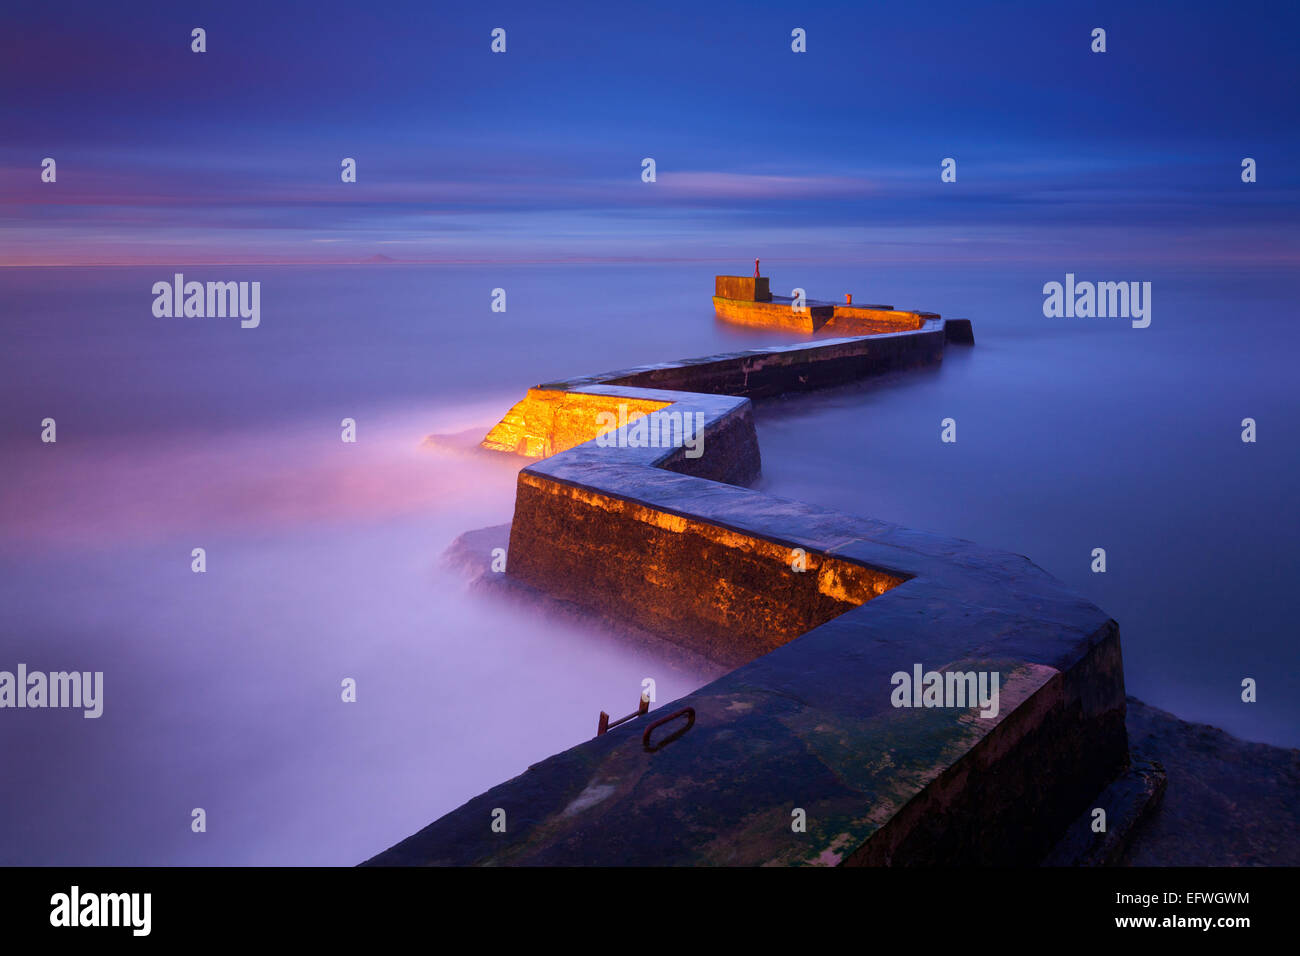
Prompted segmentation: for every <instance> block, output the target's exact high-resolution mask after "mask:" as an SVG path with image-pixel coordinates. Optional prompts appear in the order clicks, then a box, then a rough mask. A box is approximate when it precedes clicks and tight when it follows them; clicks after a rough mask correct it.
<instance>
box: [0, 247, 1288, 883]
mask: <svg viewBox="0 0 1300 956" xmlns="http://www.w3.org/2000/svg"><path fill="white" fill-rule="evenodd" d="M171 271H172V270H170V269H164V268H161V267H159V268H89V269H87V268H37V269H23V268H10V269H3V270H0V298H3V300H4V301H5V302H6V303H7V317H6V321H7V329H6V331H7V336H8V340H9V341H8V346H9V347H8V348H7V349H6V350H5V351H4V353H3V356H2V357H0V457H2V459H3V461H4V475H5V480H4V483H3V497H2V498H0V528H2V529H3V539H2V540H3V544H0V608H3V612H4V613H3V617H2V618H0V669H8V670H12V669H13V668H14V667H15V666H16V665H17V664H18V663H19V662H22V663H25V664H26V665H27V666H28V668H29V669H33V670H45V671H54V670H71V669H76V670H92V671H94V670H102V671H103V672H104V674H105V678H104V680H105V691H104V698H105V699H104V712H103V716H102V717H100V718H99V719H97V720H87V719H84V718H83V717H82V716H81V714H80V712H77V711H59V710H44V711H33V710H23V711H17V710H6V711H5V712H4V713H3V714H0V751H2V752H3V759H4V762H5V768H6V773H5V781H6V782H5V786H4V787H3V788H2V789H0V821H3V822H0V863H3V864H21V863H68V864H73V863H76V864H110V863H111V864H186V863H223V864H225V863H229V864H253V863H265V864H281V863H302V864H350V863H355V862H358V861H360V860H362V859H364V858H366V857H368V856H369V855H371V854H373V853H375V852H377V851H379V850H381V849H383V848H385V847H387V846H388V845H390V844H391V843H393V842H395V841H397V840H399V839H401V838H403V837H405V836H407V835H408V834H410V833H412V832H414V831H415V830H417V829H418V828H420V827H422V826H423V825H424V824H426V823H428V822H429V821H431V820H432V819H434V818H435V817H437V816H439V815H441V814H442V813H445V812H446V811H448V810H451V809H453V808H455V807H456V806H458V805H459V804H461V803H462V802H464V801H465V800H466V799H468V798H470V797H472V796H474V795H476V794H477V793H479V792H481V791H483V790H485V789H487V788H488V787H490V786H492V785H494V784H496V783H498V782H500V781H502V780H504V779H506V778H508V777H510V776H513V775H514V774H517V773H519V772H520V771H522V770H523V769H524V768H525V767H526V766H527V765H528V764H530V763H532V762H535V761H536V760H539V759H541V758H543V757H545V756H547V755H549V754H551V753H554V752H557V751H559V750H562V749H565V748H566V747H568V746H571V745H573V744H576V743H578V742H580V741H581V740H583V739H584V738H586V737H589V736H590V735H591V734H592V733H593V731H594V726H595V719H596V715H597V712H598V711H599V710H601V709H605V710H608V711H610V712H611V713H613V714H615V715H620V714H622V713H624V712H626V711H630V710H632V709H633V707H634V705H635V701H636V697H637V694H638V693H639V690H640V682H641V679H642V678H643V677H653V678H655V679H656V681H657V685H658V686H657V693H658V702H659V704H660V705H662V704H663V703H667V702H669V701H671V700H672V699H673V698H674V697H677V696H680V695H681V694H683V693H686V692H687V691H689V690H691V689H692V688H694V687H696V686H699V685H700V684H701V683H703V682H704V681H705V680H706V679H707V677H706V675H704V674H700V673H691V672H688V671H684V670H680V669H677V668H676V667H673V666H669V665H668V664H666V663H664V662H662V661H657V660H655V659H653V658H651V657H648V656H647V654H646V653H645V652H640V651H637V652H634V651H632V650H629V649H628V648H626V647H625V646H623V645H622V644H621V643H620V642H619V641H618V640H617V639H613V638H610V637H607V636H605V635H603V634H601V633H600V632H599V631H585V630H582V629H580V628H578V627H576V626H572V625H565V624H558V623H555V622H547V621H544V620H542V619H540V618H539V617H538V616H537V614H536V613H535V612H533V611H531V610H529V609H528V608H524V607H518V606H514V605H510V604H504V603H502V602H500V601H498V600H494V599H492V598H490V597H487V596H484V595H482V594H476V593H468V592H466V590H465V588H464V583H463V580H462V579H461V578H460V577H459V576H458V575H457V574H456V573H455V572H452V571H449V570H446V569H444V568H442V567H440V565H439V556H440V554H441V553H442V551H443V550H444V548H445V547H446V546H447V544H448V543H449V542H450V541H451V540H452V539H453V538H454V537H455V536H456V535H458V534H460V533H461V532H464V531H467V530H471V529H475V528H479V527H484V526H487V525H493V524H499V523H502V522H505V521H507V520H509V518H510V515H511V511H512V506H513V493H514V476H515V472H516V471H517V469H518V468H519V466H520V464H521V460H520V459H515V458H512V457H508V456H492V455H489V454H487V453H482V454H456V453H454V451H449V450H436V449H433V448H428V447H421V440H422V439H423V437H424V436H425V435H426V434H429V433H442V434H455V433H461V432H467V433H469V434H470V435H475V436H476V435H479V434H481V433H482V432H484V431H486V430H487V428H488V427H490V426H491V425H492V424H493V423H495V421H496V420H497V419H498V418H499V417H500V415H501V414H502V413H504V412H505V410H506V409H507V408H508V407H509V405H510V404H511V403H512V402H514V401H515V400H517V399H518V398H519V397H520V396H521V395H522V394H523V391H524V388H525V387H526V386H528V385H530V384H535V383H537V382H540V381H546V380H548V379H552V378H556V377H561V376H569V375H577V374H583V373H589V372H597V371H602V370H606V369H613V368H620V367H625V366H629V365H635V364H641V363H645V362H651V361H657V360H667V359H674V358H682V357H689V356H695V355H703V354H709V353H712V352H718V351H725V350H732V349H737V348H749V347H756V346H758V345H763V344H770V343H773V342H777V341H782V340H783V339H782V337H781V336H777V335H773V334H769V333H753V332H742V331H737V330H734V329H732V328H730V327H727V326H723V325H720V324H718V323H716V322H715V320H714V318H713V315H712V309H711V307H710V303H709V298H708V296H709V294H710V290H711V287H712V276H713V274H714V273H715V272H718V271H737V270H736V269H735V267H734V266H732V267H731V268H730V269H727V268H725V267H723V266H719V265H717V264H715V263H711V262H705V263H695V264H689V265H687V264H647V265H638V266H632V265H570V266H557V265H550V266H540V265H535V266H501V265H498V266H492V267H470V266H438V267H435V266H413V265H409V266H408V265H376V266H351V267H342V268H320V267H305V266H303V267H293V266H282V267H251V266H242V267H221V266H201V267H200V266H194V267H188V268H186V269H185V270H184V271H185V272H186V275H187V278H193V279H198V280H208V279H241V280H259V281H261V282H262V284H263V285H262V323H261V326H260V327H259V328H257V329H253V330H244V329H240V328H239V325H238V321H237V320H230V319H194V318H190V319H157V318H154V317H153V316H152V314H151V311H150V305H151V302H152V296H151V294H150V287H151V285H152V283H153V282H155V281H159V280H167V279H169V278H170V275H171ZM764 271H765V272H767V273H769V274H771V275H772V277H773V287H774V289H776V290H779V291H783V292H784V291H788V290H789V288H792V287H794V286H795V285H799V286H803V287H805V288H807V289H808V290H809V293H810V294H812V295H814V296H824V297H828V298H829V297H838V296H840V295H841V294H842V293H844V292H847V291H851V292H854V293H855V298H856V299H857V300H858V301H886V302H890V303H893V304H895V305H897V306H900V307H911V308H921V309H930V310H933V311H938V312H942V313H944V314H946V315H949V316H969V317H970V318H971V319H973V321H974V328H975V336H976V340H977V345H976V346H975V347H974V348H973V349H962V348H950V349H949V350H948V353H947V356H946V357H945V360H944V362H943V364H942V366H941V367H939V368H935V369H930V370H923V371H918V372H913V373H908V374H904V375H898V376H892V377H889V378H886V379H881V380H877V381H875V382H872V383H870V384H868V385H865V386H862V387H853V388H847V389H841V390H837V391H835V392H833V393H821V394H818V395H813V396H807V397H801V398H797V399H793V400H787V401H777V402H771V403H767V404H763V405H760V406H759V407H758V409H757V412H758V414H757V422H758V430H759V440H760V443H761V446H762V452H763V462H764V477H763V479H762V482H761V484H760V486H759V487H760V488H761V489H762V490H764V491H766V492H768V493H771V494H777V495H782V496H787V497H793V498H799V499H805V500H809V501H813V502H817V503H819V504H823V505H826V506H829V507H833V508H837V509H840V510H844V511H851V512H857V513H860V514H864V515H870V516H873V517H879V518H884V519H887V520H891V521H896V522H899V523H902V524H905V525H908V526H912V527H916V528H920V529H925V530H929V531H935V532H938V533H941V534H947V535H954V536H959V537H966V538H970V539H973V540H976V541H978V542H980V543H983V544H987V545H990V546H994V547H1000V548H1007V549H1010V550H1013V551H1017V552H1020V553H1023V554H1025V555H1028V556H1029V557H1030V558H1031V559H1032V560H1034V561H1035V562H1036V563H1038V564H1039V565H1041V566H1042V567H1044V568H1045V569H1046V570H1048V571H1050V572H1051V573H1053V574H1055V575H1057V576H1058V577H1060V578H1061V579H1063V580H1064V581H1066V582H1067V583H1069V584H1070V585H1072V586H1073V587H1075V588H1077V589H1078V590H1079V591H1081V592H1082V593H1083V594H1084V595H1086V596H1087V597H1088V598H1089V599H1091V600H1093V601H1095V602H1096V603H1097V604H1098V605H1099V606H1101V607H1102V608H1103V609H1104V610H1106V611H1107V612H1108V613H1110V614H1111V615H1112V616H1114V617H1115V618H1116V619H1117V620H1118V621H1119V622H1120V626H1121V634H1122V638H1123V645H1124V656H1125V668H1126V679H1127V682H1128V688H1129V690H1130V692H1132V693H1134V694H1136V695H1137V696H1140V697H1142V698H1144V699H1146V700H1147V701H1149V702H1151V703H1153V704H1156V705H1159V706H1161V707H1164V708H1166V709H1169V710H1172V711H1174V712H1175V713H1178V714H1179V715H1181V716H1183V717H1187V718H1191V719H1197V720H1204V721H1209V722H1213V723H1216V724H1219V725H1221V726H1223V727H1225V728H1227V729H1228V730H1230V731H1232V732H1233V733H1236V734H1238V735H1240V736H1242V737H1245V738H1247V739H1252V740H1262V741H1269V742H1274V743H1280V744H1288V745H1292V746H1294V745H1296V744H1300V731H1297V728H1298V727H1300V667H1297V655H1296V653H1295V649H1294V643H1293V642H1294V622H1295V620H1296V619H1297V610H1298V608H1297V606H1296V604H1297V599H1296V594H1297V591H1296V589H1295V587H1294V582H1295V580H1296V578H1297V575H1298V574H1300V562H1298V561H1297V557H1298V551H1300V548H1298V547H1297V545H1296V542H1295V534H1294V533H1295V528H1296V527H1297V506H1296V503H1295V497H1294V488H1293V485H1294V475H1295V473H1296V471H1297V465H1300V461H1297V457H1298V455H1297V449H1300V442H1298V441H1297V438H1300V436H1298V435H1297V433H1296V432H1297V426H1296V423H1295V420H1294V411H1295V407H1296V401H1295V398H1296V395H1295V376H1294V370H1293V364H1294V354H1295V349H1296V337H1297V332H1296V325H1295V321H1294V314H1293V312H1292V311H1291V309H1292V305H1291V302H1292V295H1291V293H1292V288H1293V281H1292V277H1291V276H1290V275H1289V274H1286V273H1283V272H1266V271H1262V270H1256V271H1247V270H1244V269H1241V268H1236V269H1233V270H1231V271H1226V270H1225V271H1213V270H1210V269H1206V268H1197V269H1194V270H1193V269H1188V270H1185V271H1176V270H1175V269H1173V268H1171V267H1170V266H1168V265H1167V264H1166V265H1150V266H1142V265H1133V266H1131V267H1125V268H1119V269H1117V267H1115V266H1113V265H1112V266H1110V267H1109V268H1105V269H1099V270H1098V274H1097V275H1095V276H1085V275H1081V276H1080V278H1089V277H1091V278H1109V279H1126V278H1134V279H1137V278H1141V279H1144V280H1149V281H1151V282H1152V283H1153V296H1152V298H1153V311H1152V315H1153V320H1152V323H1151V327H1150V328H1148V329H1144V330H1135V329H1132V328H1130V327H1129V325H1128V323H1127V322H1125V321H1123V320H1114V319H1068V320H1067V319H1046V318H1044V317H1043V315H1042V310H1041V305H1042V295H1041V292H1040V290H1041V287H1042V284H1043V283H1044V282H1046V281H1049V280H1053V279H1056V280H1060V279H1061V278H1063V274H1064V272H1065V268H1064V267H1061V268H1056V267H1053V266H1036V267H1033V268H1027V267H1020V268H1016V269H1008V268H997V267H973V266H971V267H965V268H963V267H957V266H953V265H951V264H949V265H945V266H944V267H942V268H938V267H922V266H911V267H901V266H891V267H889V268H875V269H873V268H870V267H867V266H861V265H858V266H854V265H838V266H832V265H813V264H811V263H806V262H780V261H772V262H767V263H765V268H764ZM497 286H502V287H506V288H508V289H509V308H508V311H507V312H505V313H493V312H491V311H490V310H489V308H488V303H489V293H490V290H491V289H492V288H494V287H497ZM785 340H788V339H785ZM46 417H51V418H54V419H56V421H57V427H58V442H57V443H56V444H43V443H42V442H41V441H40V440H39V432H40V422H41V420H42V419H43V418H46ZM346 417H350V418H354V419H355V420H356V422H357V430H358V441H357V443H356V444H354V445H350V444H344V443H343V442H341V441H340V440H339V435H340V421H341V420H342V419H343V418H346ZM945 417H953V418H955V419H956V420H957V423H958V442H957V444H955V445H944V444H941V443H940V441H939V422H940V420H941V419H943V418H945ZM1244 417H1253V418H1255V419H1256V420H1257V422H1258V427H1259V441H1258V443H1256V444H1253V445H1250V444H1243V443H1242V442H1241V441H1240V439H1239V433H1240V422H1241V419H1242V418H1244ZM195 547H203V548H205V549H206V552H207V571H206V573H204V574H194V573H192V572H191V570H190V561H191V558H190V553H191V549H193V548H195ZM1094 547H1104V548H1106V550H1107V555H1108V565H1109V567H1108V571H1107V573H1106V574H1104V575H1099V574H1092V573H1090V571H1089V563H1090V553H1091V551H1092V549H1093V548H1094ZM918 654H919V656H918V660H925V657H924V653H923V648H922V649H920V650H919V651H918ZM1247 676H1249V677H1254V678H1255V679H1257V680H1258V681H1259V688H1260V690H1259V702H1258V703H1257V704H1253V705H1247V704H1243V703H1241V702H1240V701H1239V693H1240V689H1239V685H1240V681H1241V679H1242V678H1243V677H1247ZM345 677H353V678H355V679H356V681H357V684H358V700H357V702H356V703H355V704H344V703H342V702H341V700H340V681H341V680H342V679H343V678H345ZM886 691H887V689H882V688H863V689H862V692H863V693H864V694H867V693H884V692H886ZM195 807H202V808H204V809H205V810H206V812H207V820H208V831H207V833H205V834H193V833H191V832H190V827H189V821H190V813H191V810H192V809H193V808H195Z"/></svg>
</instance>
